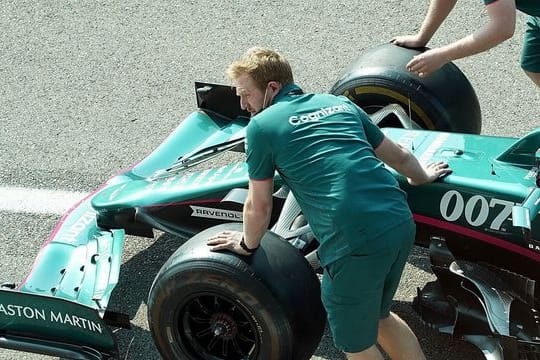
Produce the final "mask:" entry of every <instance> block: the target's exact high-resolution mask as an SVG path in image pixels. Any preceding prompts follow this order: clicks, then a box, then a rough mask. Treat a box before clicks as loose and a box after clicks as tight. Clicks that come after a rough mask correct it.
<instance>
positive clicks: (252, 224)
mask: <svg viewBox="0 0 540 360" xmlns="http://www.w3.org/2000/svg"><path fill="white" fill-rule="evenodd" d="M273 189H274V180H273V179H272V178H271V179H267V180H251V179H250V180H249V189H248V195H247V199H246V202H245V203H244V212H243V216H244V231H243V232H239V231H222V232H220V233H219V234H216V235H215V236H213V237H211V238H210V239H208V241H207V244H208V245H209V246H210V250H212V251H217V250H225V249H228V250H231V251H234V252H235V253H237V254H240V255H249V254H250V252H248V251H246V250H245V249H244V248H242V246H241V245H240V242H241V240H242V238H244V244H245V246H247V248H248V249H256V248H257V247H258V246H259V244H260V243H261V239H262V237H263V235H264V234H265V232H266V230H267V229H268V225H269V224H270V217H271V215H272V191H273Z"/></svg>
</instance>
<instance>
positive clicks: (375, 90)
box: [343, 86, 435, 130]
mask: <svg viewBox="0 0 540 360" xmlns="http://www.w3.org/2000/svg"><path fill="white" fill-rule="evenodd" d="M354 93H355V94H356V95H361V94H380V95H386V96H388V97H391V98H394V99H396V100H398V101H400V102H401V103H402V104H409V103H410V106H411V109H412V111H413V112H414V113H415V114H416V115H418V117H419V118H420V120H422V122H423V123H424V124H425V125H426V126H427V128H428V129H432V130H434V129H435V125H434V124H433V122H432V121H431V120H430V119H429V117H428V116H427V115H426V113H425V112H424V110H422V108H420V106H418V105H416V103H414V102H412V101H410V99H409V98H407V97H405V96H403V95H402V94H400V93H398V92H396V91H394V90H390V89H387V88H383V87H380V86H358V87H356V88H355V89H354ZM343 95H345V96H347V97H348V98H351V94H350V93H349V90H347V91H345V93H343ZM351 100H354V99H351Z"/></svg>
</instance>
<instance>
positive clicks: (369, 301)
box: [321, 220, 416, 353]
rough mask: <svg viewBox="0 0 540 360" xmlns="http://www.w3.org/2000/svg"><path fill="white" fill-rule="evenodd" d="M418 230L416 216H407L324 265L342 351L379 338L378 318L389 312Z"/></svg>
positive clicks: (328, 304) (326, 300)
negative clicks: (373, 237)
mask: <svg viewBox="0 0 540 360" xmlns="http://www.w3.org/2000/svg"><path fill="white" fill-rule="evenodd" d="M415 230H416V227H415V224H414V222H413V221H412V220H410V221H405V222H403V223H401V224H399V225H397V226H396V227H393V228H391V229H389V230H388V231H387V232H385V233H384V234H383V235H381V236H380V237H378V238H376V239H370V240H369V241H368V245H367V246H366V248H365V249H362V250H361V251H357V252H356V253H354V254H352V255H349V256H346V257H344V258H341V259H339V260H337V261H335V262H333V263H331V264H329V265H328V266H326V267H325V269H324V275H323V279H322V286H321V290H322V301H323V304H324V307H325V309H326V312H327V316H328V322H329V324H330V329H331V331H332V335H333V338H334V344H335V346H336V347H337V348H338V349H340V350H341V351H345V352H351V353H354V352H360V351H363V350H366V349H367V348H369V347H370V346H372V345H374V344H375V343H376V342H377V332H378V325H379V319H384V318H386V317H388V315H389V314H390V307H391V304H392V299H393V297H394V294H395V293H396V290H397V287H398V285H399V281H400V278H401V274H402V272H403V268H404V267H405V263H406V262H407V257H408V256H409V252H410V250H411V247H412V245H413V242H414V237H415Z"/></svg>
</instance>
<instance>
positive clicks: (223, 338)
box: [148, 224, 326, 360]
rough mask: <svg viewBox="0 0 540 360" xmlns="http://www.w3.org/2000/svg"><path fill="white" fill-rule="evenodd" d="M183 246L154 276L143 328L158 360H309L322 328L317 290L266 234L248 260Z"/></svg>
mask: <svg viewBox="0 0 540 360" xmlns="http://www.w3.org/2000/svg"><path fill="white" fill-rule="evenodd" d="M241 226H242V225H241V224H223V225H218V226H215V227H212V228H209V229H207V230H205V231H203V232H201V233H199V234H197V235H195V236H194V237H192V238H191V239H190V240H188V241H187V242H186V243H185V244H184V245H182V246H181V247H180V248H179V249H178V250H177V251H176V252H175V253H174V254H173V255H172V256H171V257H170V258H169V260H168V261H167V262H166V263H165V264H164V265H163V267H162V268H161V270H160V271H159V272H158V274H157V276H156V278H155V280H154V283H153V285H152V288H151V290H150V294H149V297H148V322H149V326H150V330H151V332H152V336H153V337H154V341H155V343H156V346H157V348H158V349H159V351H160V353H161V355H162V356H163V357H164V358H165V359H226V360H240V359H243V360H244V359H245V360H247V359H257V360H272V359H280V360H286V359H292V360H301V359H309V358H310V357H311V355H312V354H313V352H314V351H315V350H316V348H317V346H318V344H319V342H320V339H321V337H322V334H323V331H324V326H325V324H326V314H325V312H324V308H323V306H322V302H321V300H320V283H319V280H318V278H317V276H316V275H315V273H314V272H313V270H312V269H311V267H310V266H309V264H308V262H307V261H306V260H305V259H304V257H303V256H302V255H300V253H299V252H298V250H297V249H295V248H294V247H293V246H291V245H290V244H289V243H287V242H286V241H284V240H283V239H282V238H281V237H279V236H277V235H275V234H274V233H272V232H267V233H266V235H265V236H264V237H263V239H262V242H261V246H260V248H259V249H258V250H257V251H256V252H255V253H254V254H253V255H252V256H250V257H243V256H239V255H236V254H232V253H231V252H226V251H222V252H211V251H209V249H208V246H207V245H206V239H208V238H209V237H210V236H213V235H214V234H216V233H218V232H220V231H222V230H241Z"/></svg>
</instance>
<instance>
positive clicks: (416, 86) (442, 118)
mask: <svg viewBox="0 0 540 360" xmlns="http://www.w3.org/2000/svg"><path fill="white" fill-rule="evenodd" d="M422 50H424V49H422ZM422 50H419V49H408V48H404V47H399V46H397V45H393V44H390V43H388V44H383V45H380V46H377V47H375V48H373V49H370V50H368V51H366V52H365V53H363V54H361V55H360V56H359V57H358V58H357V59H356V60H355V61H354V62H353V63H352V64H351V65H350V66H349V68H347V69H346V71H345V72H344V73H343V75H342V76H341V78H340V79H339V80H338V81H337V82H336V83H335V84H334V86H333V87H332V89H331V90H330V92H331V93H332V94H335V95H345V96H347V97H348V98H350V99H351V100H352V101H353V102H354V103H356V104H357V105H358V106H360V107H361V108H362V109H364V111H366V112H367V113H368V114H372V113H375V112H376V111H378V110H380V109H381V108H383V107H384V106H386V105H388V104H394V103H395V104H399V105H401V107H402V108H403V109H404V110H405V111H407V112H408V113H409V114H410V117H411V118H412V120H413V121H414V122H415V123H417V124H418V125H419V126H420V127H422V128H425V129H431V130H441V131H452V132H463V133H474V134H479V133H480V131H481V113H480V105H479V103H478V98H477V96H476V93H475V92H474V89H473V88H472V86H471V84H470V82H469V81H468V80H467V78H466V77H465V75H464V74H463V73H462V72H461V70H459V69H458V67H457V66H456V65H454V64H453V63H448V64H446V65H444V66H443V67H442V68H441V69H439V70H437V71H435V72H434V73H432V74H430V75H429V76H427V77H425V78H421V77H419V76H417V75H416V74H414V73H411V72H409V71H407V69H406V68H405V65H406V64H407V63H408V62H409V60H411V59H412V58H413V56H415V55H418V54H420V53H421V52H422ZM379 126H381V127H384V126H394V127H405V126H404V125H403V124H401V123H399V122H398V121H397V119H396V118H394V119H392V117H389V118H388V119H387V120H385V121H383V122H381V124H379Z"/></svg>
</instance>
